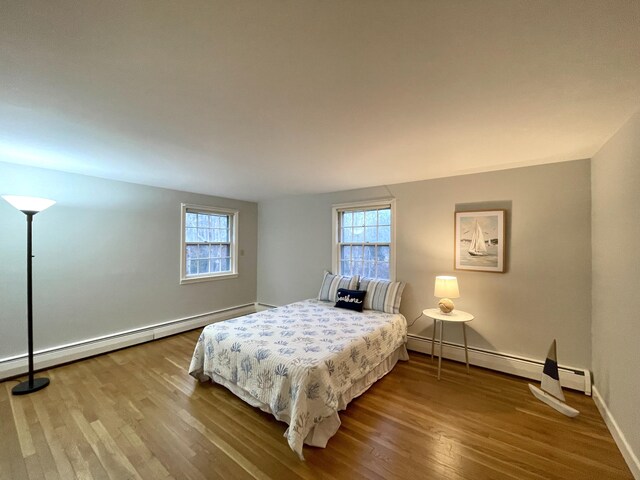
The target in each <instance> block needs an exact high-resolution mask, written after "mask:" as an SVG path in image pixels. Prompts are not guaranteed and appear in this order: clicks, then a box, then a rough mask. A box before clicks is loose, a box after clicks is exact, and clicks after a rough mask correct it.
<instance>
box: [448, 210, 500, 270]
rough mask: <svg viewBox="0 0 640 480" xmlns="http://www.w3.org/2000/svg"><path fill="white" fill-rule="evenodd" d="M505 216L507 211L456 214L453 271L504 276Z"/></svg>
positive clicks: (478, 211)
mask: <svg viewBox="0 0 640 480" xmlns="http://www.w3.org/2000/svg"><path fill="white" fill-rule="evenodd" d="M505 214H506V210H474V211H466V212H455V229H454V230H455V232H454V233H455V236H454V249H455V251H454V268H455V269H456V270H472V271H476V272H504V270H505V262H504V259H505Z"/></svg>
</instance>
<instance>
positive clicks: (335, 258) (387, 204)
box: [331, 198, 396, 282]
mask: <svg viewBox="0 0 640 480" xmlns="http://www.w3.org/2000/svg"><path fill="white" fill-rule="evenodd" d="M380 208H389V209H391V239H390V242H389V281H390V282H395V281H396V199H395V198H380V199H376V200H365V201H360V202H348V203H338V204H334V205H333V206H332V209H331V229H332V233H331V266H332V269H333V270H332V271H333V272H334V273H337V274H341V271H340V251H339V250H340V228H339V223H340V213H341V212H344V211H348V210H358V211H359V210H373V209H380ZM362 244H363V245H366V242H363V243H362Z"/></svg>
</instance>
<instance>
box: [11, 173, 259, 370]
mask: <svg viewBox="0 0 640 480" xmlns="http://www.w3.org/2000/svg"><path fill="white" fill-rule="evenodd" d="M0 194H18V195H32V196H41V197H48V198H51V199H54V200H57V202H58V203H57V204H56V205H54V206H53V207H51V208H50V209H48V210H46V211H44V212H42V213H40V214H38V215H36V216H35V218H34V249H35V250H34V252H35V255H36V258H35V259H34V277H35V278H34V310H35V312H34V313H35V321H34V323H35V334H34V335H35V345H36V350H37V349H41V348H46V347H53V346H57V345H61V344H66V343H70V342H74V341H80V340H84V339H88V338H92V337H96V336H100V335H106V334H110V333H114V332H120V331H123V330H128V329H133V328H137V327H144V326H147V325H151V324H155V323H159V322H163V321H167V320H174V319H178V318H183V317H187V316H191V315H197V314H201V313H206V312H211V311H214V310H217V309H221V308H224V307H231V306H235V305H242V304H246V303H251V302H254V301H255V298H256V244H257V204H255V203H252V202H242V201H236V200H229V199H224V198H217V197H210V196H205V195H196V194H191V193H185V192H178V191H173V190H166V189H161V188H154V187H146V186H141V185H134V184H130V183H124V182H115V181H110V180H102V179H98V178H93V177H87V176H82V175H73V174H67V173H61V172H54V171H50V170H43V169H37V168H28V167H23V166H18V165H11V164H6V163H0ZM181 202H186V203H195V204H202V205H212V206H219V207H229V208H237V209H239V210H240V218H239V219H240V226H239V240H240V244H239V249H241V250H244V255H243V256H240V257H239V276H238V278H235V279H229V280H216V281H211V282H202V283H196V284H189V285H180V284H179V273H180V203H181ZM25 231H26V221H25V216H24V215H23V214H22V213H20V212H19V211H17V210H15V209H14V208H13V207H12V206H11V205H9V204H8V203H6V202H5V201H2V200H0V329H1V334H0V359H2V358H6V357H8V356H12V355H16V354H20V353H23V352H25V351H26V348H27V345H26V343H27V341H26V320H25V311H26V306H25V305H26V293H25V291H26V286H25V285H26V280H25V278H26V272H25V270H26V268H25V250H26V246H25V245H26V233H25Z"/></svg>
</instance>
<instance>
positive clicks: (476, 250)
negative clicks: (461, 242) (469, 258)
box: [469, 220, 487, 257]
mask: <svg viewBox="0 0 640 480" xmlns="http://www.w3.org/2000/svg"><path fill="white" fill-rule="evenodd" d="M486 254H487V245H486V244H485V243H484V235H483V234H482V228H480V224H479V223H478V220H476V223H475V225H474V226H473V237H471V245H469V255H473V256H474V257H482V256H485V255H486Z"/></svg>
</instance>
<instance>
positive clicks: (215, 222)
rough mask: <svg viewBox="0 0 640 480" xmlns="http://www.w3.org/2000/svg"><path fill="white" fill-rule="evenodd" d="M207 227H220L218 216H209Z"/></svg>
mask: <svg viewBox="0 0 640 480" xmlns="http://www.w3.org/2000/svg"><path fill="white" fill-rule="evenodd" d="M209 226H210V227H211V228H218V227H219V226H220V215H211V217H210V218H209Z"/></svg>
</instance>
